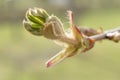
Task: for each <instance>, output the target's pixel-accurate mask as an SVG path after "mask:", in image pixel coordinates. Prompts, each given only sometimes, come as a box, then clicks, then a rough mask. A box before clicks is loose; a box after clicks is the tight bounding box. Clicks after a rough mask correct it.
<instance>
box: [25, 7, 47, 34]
mask: <svg viewBox="0 0 120 80" xmlns="http://www.w3.org/2000/svg"><path fill="white" fill-rule="evenodd" d="M48 17H49V15H48V13H47V12H46V11H45V10H44V9H41V8H40V9H39V8H33V9H31V8H30V9H28V10H27V12H26V19H25V20H23V25H24V27H25V29H26V30H27V31H29V32H30V33H32V34H33V35H37V36H41V35H42V34H43V28H44V27H45V26H44V25H45V23H46V20H47V18H48Z"/></svg>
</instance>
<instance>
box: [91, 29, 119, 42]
mask: <svg viewBox="0 0 120 80" xmlns="http://www.w3.org/2000/svg"><path fill="white" fill-rule="evenodd" d="M116 32H118V33H119V34H120V27H118V28H115V29H112V30H108V31H105V32H103V33H101V34H97V35H94V36H90V37H89V38H92V39H94V40H95V41H99V40H103V39H110V40H113V41H115V40H114V37H115V36H116ZM111 33H113V35H109V34H111ZM118 37H119V38H120V36H117V37H115V38H117V39H118V40H120V39H119V38H118ZM115 42H117V41H115Z"/></svg>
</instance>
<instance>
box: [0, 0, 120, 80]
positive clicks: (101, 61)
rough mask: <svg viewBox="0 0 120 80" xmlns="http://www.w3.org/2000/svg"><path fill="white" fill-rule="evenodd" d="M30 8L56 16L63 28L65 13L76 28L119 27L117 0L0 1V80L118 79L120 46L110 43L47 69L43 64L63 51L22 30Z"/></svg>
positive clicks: (98, 44) (119, 77)
mask: <svg viewBox="0 0 120 80" xmlns="http://www.w3.org/2000/svg"><path fill="white" fill-rule="evenodd" d="M33 7H40V8H44V9H46V10H47V11H48V13H50V14H55V15H57V16H58V17H59V18H60V19H61V20H62V22H63V24H64V26H65V27H68V26H67V25H68V21H67V20H68V19H67V15H66V11H67V10H72V11H73V12H74V15H75V23H76V25H79V26H89V27H92V28H95V29H98V28H99V27H102V28H103V30H107V29H112V28H115V27H118V26H119V25H120V0H0V80H120V58H119V57H120V45H119V44H120V43H114V42H111V41H102V43H101V42H97V43H96V45H95V47H94V48H93V49H92V50H90V51H88V52H86V53H84V54H78V55H76V56H74V57H72V58H68V59H66V60H64V61H63V62H62V63H60V64H58V65H56V66H54V67H52V68H49V69H46V68H45V67H44V63H45V61H46V60H48V59H49V58H50V57H52V56H53V55H55V54H56V53H57V52H59V51H60V50H61V49H62V48H61V47H60V46H58V45H56V44H55V43H53V42H52V41H50V40H47V39H45V38H43V37H36V36H33V35H31V34H30V33H28V32H27V31H25V29H24V28H23V25H22V20H23V19H24V16H25V12H26V10H27V9H28V8H33Z"/></svg>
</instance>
